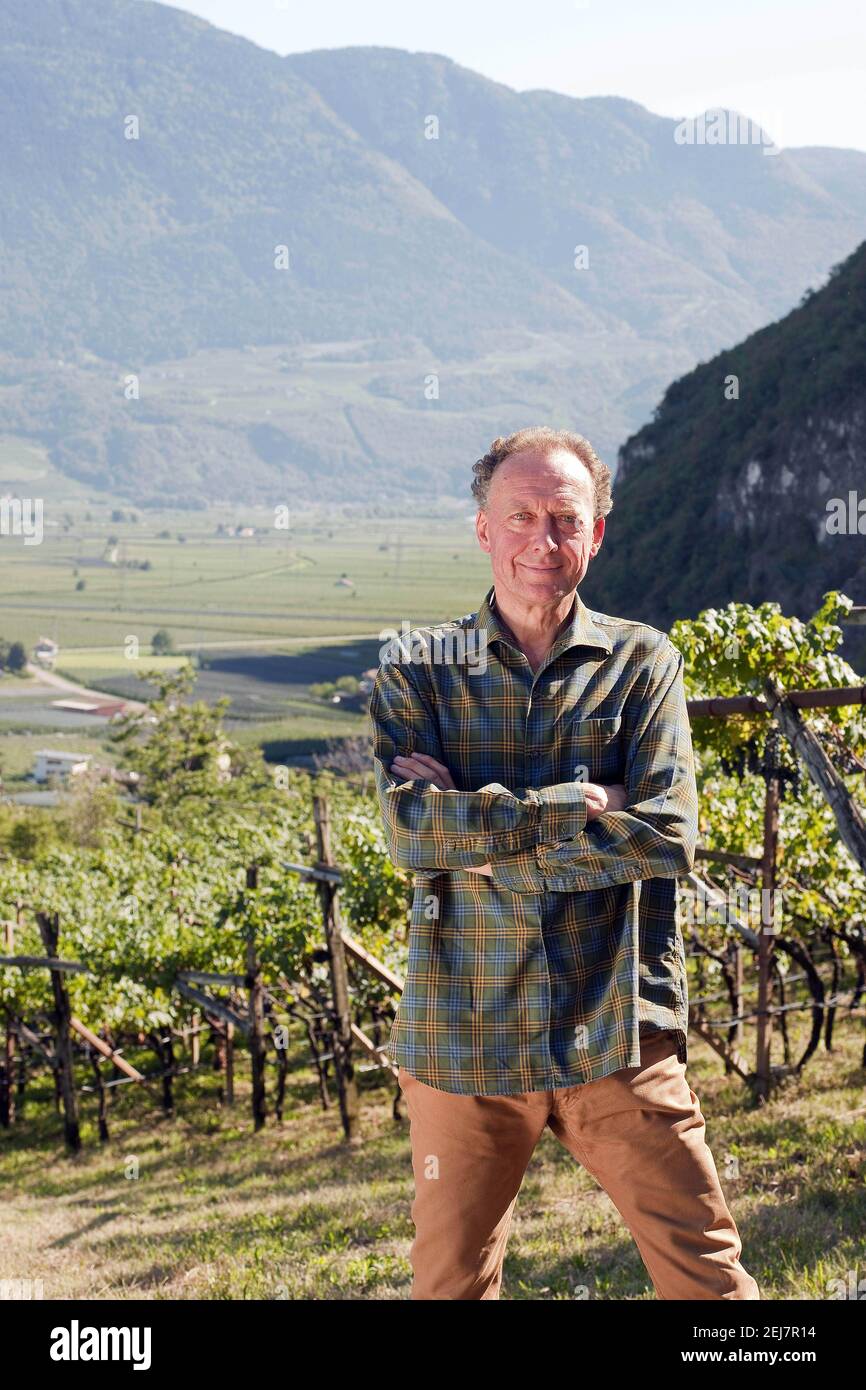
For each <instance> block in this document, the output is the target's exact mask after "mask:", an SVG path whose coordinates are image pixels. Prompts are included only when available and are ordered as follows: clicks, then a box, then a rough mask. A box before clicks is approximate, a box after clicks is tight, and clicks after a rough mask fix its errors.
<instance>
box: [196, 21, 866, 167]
mask: <svg viewBox="0 0 866 1390" xmlns="http://www.w3.org/2000/svg"><path fill="white" fill-rule="evenodd" d="M174 8H176V9H184V10H188V11H189V12H190V13H191V14H196V15H200V16H201V17H202V18H203V19H207V20H210V22H211V23H212V24H215V25H217V26H218V27H219V28H220V29H228V30H230V31H231V32H232V33H235V34H242V35H243V36H244V37H245V38H248V39H252V41H253V42H254V43H257V44H259V45H261V47H263V48H270V49H273V50H275V51H276V52H277V53H298V52H304V51H306V50H308V49H311V48H343V47H346V46H349V45H359V44H380V45H385V46H387V47H390V48H406V49H410V50H413V51H422V52H428V53H429V52H432V53H444V54H445V55H446V56H447V57H449V58H453V59H454V60H455V61H456V62H458V63H462V64H463V65H464V66H465V67H469V68H474V70H475V71H476V72H481V73H484V75H485V76H486V77H492V78H493V79H494V80H496V81H498V82H505V83H507V85H508V86H510V87H514V88H516V89H517V90H519V91H525V90H527V89H529V88H533V87H547V88H550V89H552V90H553V91H556V92H565V93H568V94H569V95H571V96H581V97H583V96H621V97H630V98H631V99H632V100H633V101H639V102H640V103H641V104H642V105H643V106H647V107H648V108H649V109H650V110H651V111H656V112H658V113H660V114H662V115H667V116H692V115H695V114H697V113H698V112H700V111H704V110H707V109H709V108H713V107H719V106H725V107H729V108H731V109H732V110H736V111H740V112H742V113H743V114H744V115H746V116H749V117H751V119H752V120H755V121H758V122H759V123H760V124H761V125H762V126H763V127H764V129H765V130H767V131H768V132H769V134H770V135H771V136H772V137H773V140H774V142H775V143H776V144H777V145H782V146H784V145H838V146H844V147H848V148H853V149H861V150H866V99H864V95H863V94H864V91H866V5H864V0H820V3H819V0H811V2H810V3H806V0H725V3H724V4H722V3H717V4H713V3H708V4H702V5H695V4H683V3H681V0H680V3H674V0H534V3H527V0H498V2H496V0H432V3H431V2H430V0H427V2H425V0H312V3H310V0H184V3H180V4H177V5H175V6H174Z"/></svg>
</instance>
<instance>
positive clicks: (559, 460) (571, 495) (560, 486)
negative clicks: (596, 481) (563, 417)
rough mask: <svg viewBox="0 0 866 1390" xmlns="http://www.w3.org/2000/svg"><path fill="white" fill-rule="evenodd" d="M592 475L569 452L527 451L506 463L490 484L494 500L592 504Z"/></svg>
mask: <svg viewBox="0 0 866 1390" xmlns="http://www.w3.org/2000/svg"><path fill="white" fill-rule="evenodd" d="M592 496H593V480H592V474H591V473H590V471H589V469H588V468H587V466H586V464H585V463H584V462H583V460H582V459H579V458H578V457H577V455H576V454H573V453H572V452H571V450H570V449H553V450H549V451H547V452H544V451H541V450H538V449H524V450H522V451H521V452H520V453H517V454H512V455H511V456H510V458H507V459H504V460H503V462H502V463H500V464H499V467H498V468H496V469H495V470H494V473H493V476H492V478H491V480H490V497H491V500H493V499H494V497H495V498H496V499H499V500H503V499H506V498H507V499H508V501H509V502H513V501H516V500H524V501H530V500H533V499H534V500H540V499H544V500H556V499H568V500H571V501H591V500H592Z"/></svg>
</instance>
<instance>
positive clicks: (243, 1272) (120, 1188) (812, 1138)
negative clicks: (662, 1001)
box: [0, 1022, 866, 1301]
mask: <svg viewBox="0 0 866 1390" xmlns="http://www.w3.org/2000/svg"><path fill="white" fill-rule="evenodd" d="M752 1041H753V1040H751V1039H750V1040H749V1042H748V1044H747V1055H748V1054H749V1053H750V1051H751V1043H752ZM861 1048H862V1034H861V1033H860V1032H859V1031H858V1030H857V1029H856V1027H855V1026H853V1024H852V1023H851V1022H847V1023H845V1024H843V1025H841V1026H840V1027H839V1028H838V1029H837V1037H836V1052H835V1053H834V1055H832V1056H830V1055H828V1054H826V1053H824V1052H823V1051H822V1052H820V1053H819V1054H818V1056H817V1057H816V1058H814V1059H813V1060H812V1062H811V1063H810V1064H809V1066H808V1068H807V1070H806V1073H805V1075H804V1076H803V1078H801V1079H799V1080H793V1081H790V1082H788V1083H787V1084H786V1085H785V1087H784V1089H783V1090H781V1091H779V1093H778V1094H777V1095H776V1096H775V1097H774V1099H773V1100H772V1101H771V1102H770V1104H769V1105H767V1106H766V1107H763V1108H752V1107H751V1105H750V1103H749V1098H748V1093H747V1092H746V1090H745V1089H744V1087H743V1086H742V1084H741V1083H739V1082H738V1081H736V1080H735V1079H727V1078H725V1076H724V1075H723V1073H722V1071H721V1068H720V1065H719V1063H718V1061H717V1059H716V1058H715V1057H714V1055H713V1054H711V1053H710V1052H709V1051H708V1050H707V1049H706V1047H705V1046H704V1044H702V1043H700V1042H699V1041H693V1042H692V1043H691V1056H690V1061H689V1071H688V1077H689V1081H690V1084H691V1085H692V1087H693V1089H694V1090H695V1091H696V1092H697V1094H698V1095H699V1097H700V1099H701V1106H702V1109H703V1112H704V1114H705V1116H706V1117H707V1123H708V1140H709V1143H710V1147H711V1148H712V1150H713V1154H714V1156H715V1159H716V1164H717V1167H718V1169H719V1172H720V1175H721V1177H722V1184H723V1187H724V1189H725V1192H726V1195H727V1198H728V1202H729V1205H730V1207H731V1210H732V1211H733V1213H734V1217H735V1220H736V1222H737V1225H738V1228H739V1231H740V1235H741V1237H742V1240H743V1246H744V1253H743V1262H744V1264H745V1265H746V1268H747V1269H748V1270H749V1271H750V1273H752V1274H753V1275H754V1276H755V1278H756V1279H757V1281H758V1284H759V1286H760V1289H761V1295H762V1299H764V1300H765V1301H766V1300H773V1299H795V1300H797V1299H813V1298H814V1299H826V1298H828V1297H829V1290H828V1281H829V1280H832V1279H843V1280H847V1278H848V1272H849V1271H850V1270H854V1271H856V1272H857V1274H858V1277H863V1276H864V1275H866V1250H864V1237H866V1106H864V1105H863V1079H864V1078H863V1071H862V1068H861V1066H860V1053H861ZM795 1055H797V1054H796V1046H795ZM144 1060H145V1065H146V1066H149V1067H152V1061H150V1062H148V1061H147V1059H144ZM293 1065H294V1066H296V1067H297V1068H299V1070H296V1071H295V1072H294V1073H293V1079H292V1089H291V1092H290V1096H289V1102H288V1108H287V1111H286V1114H285V1118H284V1120H283V1122H282V1124H278V1123H276V1121H274V1120H273V1119H269V1122H268V1125H267V1127H266V1128H265V1129H264V1130H263V1131H262V1132H261V1133H259V1134H258V1135H255V1134H253V1133H252V1132H251V1127H250V1120H249V1094H248V1087H247V1084H246V1076H245V1071H244V1068H243V1066H242V1065H241V1066H239V1068H238V1070H239V1073H240V1076H239V1080H238V1082H237V1084H236V1091H237V1101H236V1104H235V1106H234V1107H233V1108H227V1107H225V1106H220V1105H219V1103H218V1097H217V1090H218V1077H217V1076H216V1075H215V1074H214V1073H213V1072H212V1071H211V1070H210V1068H209V1067H207V1066H206V1067H202V1069H201V1070H200V1071H199V1072H198V1073H197V1074H196V1075H195V1076H194V1077H181V1078H179V1080H178V1082H177V1086H176V1098H177V1112H176V1117H175V1118H173V1119H171V1118H167V1117H165V1116H164V1115H163V1114H162V1113H161V1112H160V1111H159V1110H158V1109H156V1108H155V1106H156V1104H157V1098H156V1096H155V1095H154V1096H148V1095H147V1094H146V1093H143V1092H141V1091H140V1090H138V1089H137V1088H135V1087H132V1086H123V1087H119V1088H117V1089H116V1090H115V1091H114V1093H113V1094H114V1101H113V1103H112V1109H111V1112H110V1120H109V1123H110V1128H111V1139H110V1141H109V1143H108V1144H107V1145H100V1144H99V1143H98V1139H97V1137H96V1133H95V1124H94V1119H93V1109H94V1100H93V1096H92V1095H89V1096H85V1097H83V1104H82V1111H83V1133H84V1141H85V1147H84V1150H83V1152H82V1153H81V1154H80V1155H79V1156H78V1157H76V1158H74V1159H70V1158H67V1157H65V1155H64V1152H63V1148H62V1144H61V1143H60V1142H59V1136H58V1120H57V1117H56V1116H55V1114H54V1110H53V1105H52V1104H51V1101H50V1088H49V1086H48V1085H47V1084H46V1081H45V1078H44V1077H40V1078H38V1079H35V1080H34V1083H33V1091H32V1095H31V1094H29V1093H28V1098H27V1101H26V1104H25V1109H24V1114H23V1117H22V1118H21V1119H20V1121H19V1123H18V1125H17V1126H16V1127H15V1129H14V1130H12V1131H7V1132H0V1186H2V1188H3V1190H4V1192H5V1194H6V1195H5V1200H4V1242H3V1245H2V1247H0V1278H29V1279H41V1280H42V1281H43V1285H44V1293H45V1297H46V1298H76V1297H78V1298H89V1299H100V1298H168V1299H187V1298H189V1299H202V1298H204V1299H244V1298H265V1299H298V1298H309V1299H317V1300H328V1299H405V1298H408V1296H409V1291H410V1284H411V1266H410V1262H409V1246H410V1243H411V1240H412V1236H413V1227H412V1223H411V1216H410V1204H411V1200H412V1192H413V1187H412V1173H411V1166H410V1151H409V1136H408V1122H407V1121H406V1122H403V1123H402V1124H399V1123H396V1122H395V1121H394V1119H393V1116H392V1108H391V1107H392V1098H393V1090H392V1088H391V1087H388V1086H385V1085H384V1084H381V1081H380V1078H381V1073H378V1072H368V1073H363V1074H362V1077H363V1099H362V1132H363V1143H362V1144H361V1146H360V1147H359V1148H358V1149H347V1148H346V1147H345V1146H344V1145H343V1144H342V1142H341V1133H342V1132H341V1128H340V1122H339V1115H338V1112H337V1110H336V1107H334V1108H332V1109H330V1110H329V1111H322V1110H321V1108H320V1105H319V1102H318V1097H317V1094H316V1091H315V1088H314V1085H313V1079H312V1074H311V1072H310V1071H309V1070H308V1069H307V1068H306V1064H305V1059H304V1058H303V1056H302V1055H301V1054H298V1055H296V1056H295V1057H294V1058H293ZM82 1075H83V1074H82ZM734 1160H735V1161H734ZM136 1166H137V1171H138V1176H137V1177H129V1176H127V1173H129V1172H131V1171H135V1168H136ZM735 1175H736V1176H735ZM582 1287H584V1288H586V1290H587V1291H588V1297H589V1298H594V1299H604V1300H608V1299H625V1300H646V1299H650V1300H652V1299H653V1298H654V1297H655V1295H654V1292H653V1289H652V1285H651V1283H650V1280H649V1277H648V1275H647V1273H646V1270H645V1269H644V1266H643V1264H642V1262H641V1260H640V1257H639V1255H638V1253H637V1249H636V1247H635V1245H634V1243H633V1241H632V1240H631V1238H630V1235H629V1233H628V1231H627V1229H626V1228H625V1226H624V1225H623V1223H622V1220H621V1218H620V1217H619V1214H618V1212H617V1211H616V1209H615V1207H614V1206H613V1204H612V1203H611V1201H610V1199H609V1198H608V1197H607V1195H606V1194H605V1193H604V1192H603V1191H602V1190H601V1189H600V1188H598V1186H597V1185H596V1183H595V1182H594V1180H593V1179H592V1178H591V1177H590V1176H589V1175H588V1174H587V1173H586V1172H585V1171H584V1170H583V1169H582V1168H580V1167H579V1166H578V1165H577V1164H576V1163H575V1161H574V1160H573V1159H572V1158H571V1156H570V1155H569V1154H568V1153H567V1152H566V1150H565V1149H564V1148H562V1147H561V1146H560V1145H559V1144H558V1142H557V1141H556V1140H555V1138H554V1137H553V1136H552V1134H550V1132H549V1131H548V1132H546V1133H545V1135H544V1137H543V1138H542V1140H541V1142H540V1143H539V1145H538V1147H537V1148H536V1151H535V1154H534V1155H533V1158H532V1160H531V1162H530V1165H529V1168H528V1170H527V1173H526V1176H525V1178H524V1182H523V1187H522V1189H521V1195H520V1198H519V1200H518V1205H517V1210H516V1213H515V1217H514V1223H513V1226H512V1231H511V1236H510V1240H509V1245H508V1252H507V1255H506V1262H505V1276H504V1284H503V1292H502V1297H503V1299H519V1300H526V1299H551V1300H563V1299H572V1298H575V1297H581V1296H582V1295H581V1292H580V1291H581V1288H582Z"/></svg>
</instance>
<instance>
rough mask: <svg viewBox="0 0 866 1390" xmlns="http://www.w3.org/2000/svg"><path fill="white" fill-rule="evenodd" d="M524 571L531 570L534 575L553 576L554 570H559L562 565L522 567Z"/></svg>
mask: <svg viewBox="0 0 866 1390" xmlns="http://www.w3.org/2000/svg"><path fill="white" fill-rule="evenodd" d="M523 568H524V569H525V570H532V571H533V573H534V574H553V572H554V571H555V570H561V569H562V565H524V566H523Z"/></svg>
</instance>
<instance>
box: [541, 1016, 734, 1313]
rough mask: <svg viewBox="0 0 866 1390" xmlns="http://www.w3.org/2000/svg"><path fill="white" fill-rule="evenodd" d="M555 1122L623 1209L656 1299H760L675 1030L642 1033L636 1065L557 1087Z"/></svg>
mask: <svg viewBox="0 0 866 1390" xmlns="http://www.w3.org/2000/svg"><path fill="white" fill-rule="evenodd" d="M549 1124H550V1127H551V1129H552V1130H553V1132H554V1134H556V1136H557V1138H558V1139H560V1140H561V1142H562V1143H563V1144H564V1145H565V1146H566V1148H568V1149H569V1151H570V1152H571V1153H573V1154H574V1156H575V1158H576V1159H577V1160H578V1161H579V1162H580V1163H581V1164H582V1165H583V1166H584V1167H585V1168H586V1169H587V1170H588V1171H589V1172H590V1173H592V1175H593V1177H594V1178H595V1179H596V1180H597V1181H598V1182H599V1183H600V1184H601V1186H602V1187H603V1188H604V1190H605V1191H606V1192H607V1194H608V1195H609V1197H610V1198H611V1200H612V1201H613V1202H614V1204H615V1205H616V1207H617V1208H618V1210H619V1212H620V1213H621V1215H622V1217H623V1219H624V1220H625V1222H626V1224H627V1226H628V1228H629V1230H630V1231H631V1233H632V1235H633V1237H634V1239H635V1243H636V1244H637V1247H638V1249H639V1251H640V1254H641V1258H642V1259H643V1262H644V1264H645V1265H646V1268H647V1270H648V1272H649V1275H650V1278H651V1279H652V1281H653V1285H654V1287H655V1290H656V1293H657V1295H658V1297H659V1298H661V1299H759V1298H760V1296H761V1295H760V1292H759V1290H758V1285H757V1283H756V1282H755V1280H754V1279H753V1278H752V1276H751V1275H750V1274H749V1273H748V1272H747V1271H746V1270H745V1269H744V1268H743V1265H742V1264H741V1263H740V1254H741V1251H742V1245H741V1241H740V1236H739V1232H738V1231H737V1227H736V1224H735V1222H734V1218H733V1217H732V1215H731V1213H730V1211H729V1210H728V1205H727V1202H726V1201H725V1196H724V1193H723V1192H722V1188H721V1184H720V1182H719V1176H718V1173H717V1171H716V1165H715V1161H714V1159H713V1155H712V1153H711V1151H710V1149H709V1146H708V1144H707V1142H706V1125H705V1121H704V1116H703V1114H702V1113H701V1108H700V1104H699V1101H698V1097H697V1096H696V1095H695V1093H694V1091H693V1090H692V1089H691V1087H690V1086H689V1084H688V1081H687V1080H686V1076H685V1064H684V1063H683V1062H680V1061H679V1059H678V1057H677V1055H676V1044H675V1041H674V1038H673V1035H672V1034H670V1033H651V1034H649V1035H647V1036H645V1037H642V1038H641V1065H640V1066H639V1067H629V1068H626V1069H624V1070H622V1071H619V1072H613V1073H612V1074H611V1075H610V1076H605V1077H601V1078H600V1079H599V1080H598V1081H591V1082H588V1083H587V1084H586V1085H584V1086H577V1087H568V1088H565V1089H563V1090H560V1091H556V1092H554V1104H553V1113H552V1114H551V1116H550V1120H549Z"/></svg>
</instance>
